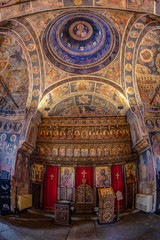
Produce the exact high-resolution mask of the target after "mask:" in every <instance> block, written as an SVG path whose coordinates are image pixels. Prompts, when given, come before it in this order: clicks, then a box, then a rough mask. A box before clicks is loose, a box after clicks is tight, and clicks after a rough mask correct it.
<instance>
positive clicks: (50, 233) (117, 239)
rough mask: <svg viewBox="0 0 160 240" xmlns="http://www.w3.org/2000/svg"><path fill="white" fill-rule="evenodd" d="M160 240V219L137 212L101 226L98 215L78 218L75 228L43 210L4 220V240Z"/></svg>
mask: <svg viewBox="0 0 160 240" xmlns="http://www.w3.org/2000/svg"><path fill="white" fill-rule="evenodd" d="M45 239H53V240H77V239H79V240H88V239H92V240H96V239H99V240H111V239H112V240H131V239H132V240H160V216H157V215H154V214H147V213H143V212H136V213H132V214H128V215H124V216H122V217H121V220H120V221H119V222H115V223H114V224H109V225H99V224H98V223H97V217H96V215H74V216H73V217H72V223H71V226H59V225H55V224H54V218H53V216H52V215H50V214H46V213H45V214H44V212H42V211H34V210H33V211H27V212H25V213H23V214H21V215H20V217H16V216H14V215H9V216H3V217H2V216H1V217H0V240H45Z"/></svg>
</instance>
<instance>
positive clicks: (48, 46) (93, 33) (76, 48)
mask: <svg viewBox="0 0 160 240" xmlns="http://www.w3.org/2000/svg"><path fill="white" fill-rule="evenodd" d="M43 48H44V51H45V54H46V57H47V58H48V59H49V61H50V62H51V63H53V64H54V65H56V66H57V67H59V68H61V69H63V70H65V71H67V72H70V73H75V74H88V73H92V72H96V71H98V70H100V69H102V68H104V67H106V66H107V65H108V64H109V63H110V62H112V61H113V60H114V58H115V57H116V55H117V52H118V49H119V37H118V33H117V30H116V29H115V28H114V26H112V24H111V22H110V21H109V20H107V19H106V18H102V17H99V16H97V15H95V14H94V15H93V13H89V12H83V13H79V12H70V13H69V14H68V13H66V14H63V15H61V16H59V17H58V18H56V20H54V21H51V22H50V23H49V24H48V26H47V28H46V29H45V32H44V34H43Z"/></svg>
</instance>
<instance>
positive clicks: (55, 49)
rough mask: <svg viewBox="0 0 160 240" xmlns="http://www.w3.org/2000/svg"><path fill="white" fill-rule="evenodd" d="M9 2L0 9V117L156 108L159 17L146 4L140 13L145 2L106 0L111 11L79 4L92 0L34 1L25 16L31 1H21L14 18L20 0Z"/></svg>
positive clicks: (97, 4)
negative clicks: (1, 10) (21, 3)
mask: <svg viewBox="0 0 160 240" xmlns="http://www.w3.org/2000/svg"><path fill="white" fill-rule="evenodd" d="M13 2H14V1H10V5H9V3H6V5H5V4H4V5H3V6H2V7H3V10H4V13H6V12H5V11H6V10H7V9H8V11H9V14H8V17H7V14H6V15H4V13H3V14H2V18H3V19H2V20H3V21H1V23H0V50H1V51H0V85H1V88H0V114H1V115H4V114H5V115H12V116H16V117H17V116H22V115H25V114H26V112H29V113H31V114H34V113H35V112H36V111H37V109H38V110H39V111H40V112H41V114H42V116H43V117H46V116H96V115H98V116H108V115H126V114H127V111H128V109H130V108H133V109H135V106H138V107H139V108H140V109H141V108H143V109H144V110H145V109H146V110H147V111H157V110H159V109H160V86H159V82H160V77H159V73H160V47H159V43H160V21H159V20H160V18H159V16H156V15H154V14H151V13H153V9H152V6H150V8H148V9H147V11H148V12H150V14H147V13H145V12H143V11H146V10H145V9H144V7H146V6H145V4H144V6H139V7H138V5H137V9H134V10H139V8H140V9H141V11H142V12H140V13H139V12H132V11H127V10H125V11H124V10H117V9H116V8H118V7H119V6H121V8H122V9H123V8H128V9H130V10H131V9H132V10H133V6H132V5H133V4H132V3H131V1H127V4H126V5H124V4H123V3H124V1H119V5H118V3H116V2H117V1H113V5H114V8H115V9H107V7H110V5H109V4H110V3H109V1H102V0H101V1H95V6H92V8H87V7H88V6H90V5H85V4H91V2H92V1H87V2H88V3H86V1H84V2H85V3H84V5H83V1H82V4H81V1H64V2H65V3H63V4H62V1H60V0H57V1H54V3H51V2H48V1H43V3H42V2H38V1H34V2H33V3H32V4H33V8H32V14H31V12H30V10H29V9H30V8H29V7H30V3H23V6H24V8H23V10H22V9H21V11H20V10H19V12H18V10H17V14H18V15H17V16H18V17H16V16H13V14H14V12H12V15H11V9H14V8H16V6H18V7H20V6H21V5H20V3H19V4H18V3H17V2H16V1H15V2H14V4H15V5H14V4H12V3H13ZM52 2H53V1H52ZM67 2H68V5H66V4H67ZM71 2H74V6H72V5H71ZM78 2H79V4H78ZM137 2H138V1H137ZM38 3H39V9H38ZM36 4H37V5H36ZM104 4H106V5H105V6H104ZM107 4H108V5H107ZM116 4H117V5H116ZM137 4H138V3H137ZM102 5H103V7H104V8H103V9H102V8H99V7H100V6H102ZM135 5H136V3H135ZM27 6H28V8H27ZM42 6H43V7H44V10H47V7H48V11H43V8H41V7H42ZM124 6H126V7H124ZM21 7H22V6H21ZM63 7H64V8H63ZM65 7H69V8H65ZM71 7H73V8H71ZM105 7H106V8H105ZM146 8H147V7H146ZM17 9H19V8H17ZM15 11H16V10H15ZM34 11H35V12H34ZM33 12H34V14H33ZM11 16H12V17H13V18H12V19H9V17H11Z"/></svg>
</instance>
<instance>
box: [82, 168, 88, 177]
mask: <svg viewBox="0 0 160 240" xmlns="http://www.w3.org/2000/svg"><path fill="white" fill-rule="evenodd" d="M81 174H83V178H85V175H86V174H87V173H86V171H85V170H83V172H82V173H81Z"/></svg>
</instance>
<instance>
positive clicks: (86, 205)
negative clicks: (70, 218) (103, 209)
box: [75, 183, 94, 213]
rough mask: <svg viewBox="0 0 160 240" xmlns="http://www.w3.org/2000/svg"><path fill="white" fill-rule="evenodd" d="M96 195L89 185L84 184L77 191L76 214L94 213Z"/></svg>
mask: <svg viewBox="0 0 160 240" xmlns="http://www.w3.org/2000/svg"><path fill="white" fill-rule="evenodd" d="M93 210H94V194H93V189H92V187H90V186H89V185H87V184H85V183H83V184H81V185H80V186H78V188H77V189H76V201H75V211H76V213H93Z"/></svg>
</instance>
